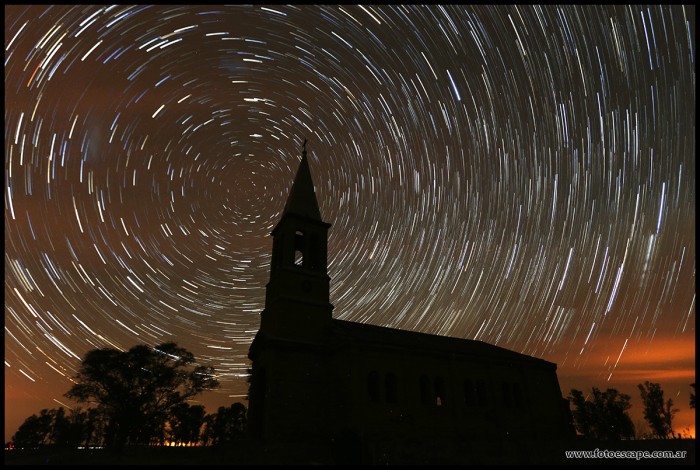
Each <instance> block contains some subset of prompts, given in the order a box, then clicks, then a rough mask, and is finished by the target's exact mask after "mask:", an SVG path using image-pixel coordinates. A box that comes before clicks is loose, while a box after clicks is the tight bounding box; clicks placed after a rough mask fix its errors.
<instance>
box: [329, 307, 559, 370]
mask: <svg viewBox="0 0 700 470" xmlns="http://www.w3.org/2000/svg"><path fill="white" fill-rule="evenodd" d="M331 331H332V336H333V338H334V340H336V341H337V342H338V343H340V344H342V343H348V344H353V343H354V344H359V343H361V344H366V345H373V346H375V347H376V348H378V347H383V348H396V347H398V348H402V349H404V348H405V349H410V350H412V351H416V352H418V351H420V352H421V353H425V352H432V353H443V354H455V355H459V356H477V357H482V358H486V357H488V358H491V359H494V360H499V361H504V362H510V363H514V364H515V363H521V364H522V363H523V362H525V363H529V364H538V365H539V366H545V367H547V366H548V367H554V368H556V364H554V363H552V362H549V361H545V360H544V359H539V358H536V357H532V356H528V355H526V354H521V353H518V352H515V351H511V350H509V349H505V348H501V347H499V346H494V345H492V344H489V343H485V342H483V341H477V340H470V339H463V338H455V337H450V336H440V335H433V334H428V333H420V332H416V331H408V330H399V329H396V328H387V327H382V326H377V325H370V324H367V323H356V322H350V321H345V320H338V319H333V327H332V330H331Z"/></svg>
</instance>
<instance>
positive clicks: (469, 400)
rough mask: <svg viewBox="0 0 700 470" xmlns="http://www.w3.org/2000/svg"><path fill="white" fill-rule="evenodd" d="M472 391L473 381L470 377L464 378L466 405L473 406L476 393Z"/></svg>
mask: <svg viewBox="0 0 700 470" xmlns="http://www.w3.org/2000/svg"><path fill="white" fill-rule="evenodd" d="M474 392H475V391H474V383H473V382H472V379H464V404H465V405H466V406H474V404H475V401H476V396H475V395H476V394H475V393H474Z"/></svg>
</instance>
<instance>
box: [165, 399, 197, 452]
mask: <svg viewBox="0 0 700 470" xmlns="http://www.w3.org/2000/svg"><path fill="white" fill-rule="evenodd" d="M204 415H205V410H204V407H203V406H201V405H193V406H190V405H189V404H187V403H181V404H179V405H177V406H176V407H174V408H173V410H172V413H171V416H170V419H169V421H170V433H171V440H172V441H173V442H175V443H177V444H190V443H195V442H197V441H199V433H200V432H201V429H202V426H203V425H204Z"/></svg>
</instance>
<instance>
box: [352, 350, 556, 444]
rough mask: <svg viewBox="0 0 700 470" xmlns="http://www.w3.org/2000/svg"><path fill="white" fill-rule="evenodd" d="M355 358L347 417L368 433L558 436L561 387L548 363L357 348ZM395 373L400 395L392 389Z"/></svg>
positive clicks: (475, 437)
mask: <svg viewBox="0 0 700 470" xmlns="http://www.w3.org/2000/svg"><path fill="white" fill-rule="evenodd" d="M352 361H353V367H352V370H353V377H354V381H353V382H352V383H350V384H349V388H350V389H352V390H353V397H354V401H355V403H356V405H355V406H356V408H355V409H356V410H357V412H356V414H355V416H354V417H353V418H351V420H350V421H351V422H353V426H354V427H356V428H357V429H361V430H363V431H362V432H363V434H365V435H367V436H376V437H377V438H387V437H388V436H396V437H397V438H398V437H399V436H400V435H402V434H406V435H414V434H426V435H431V436H435V437H437V438H439V437H440V436H445V437H448V436H459V438H460V439H465V440H480V439H494V438H496V439H525V438H527V439H531V438H536V437H537V436H545V435H549V436H551V435H553V434H552V432H554V429H555V428H556V426H557V425H558V424H559V423H560V414H559V412H560V410H559V403H560V402H561V393H560V392H558V382H557V380H556V375H555V370H554V368H551V369H550V368H549V367H546V365H545V367H535V366H533V365H531V364H529V363H521V364H508V363H503V362H500V361H498V360H495V359H493V358H488V357H469V356H459V355H447V354H437V353H430V352H425V351H415V350H408V349H400V348H398V349H397V348H378V349H362V348H359V347H358V348H356V349H355V350H354V351H353V353H352ZM390 375H393V376H394V377H395V378H396V396H395V397H392V396H388V395H387V394H388V393H389V391H388V390H387V388H388V386H387V380H390V379H387V378H388V377H389V376H390ZM553 385H554V386H553Z"/></svg>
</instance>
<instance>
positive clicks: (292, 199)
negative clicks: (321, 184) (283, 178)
mask: <svg viewBox="0 0 700 470" xmlns="http://www.w3.org/2000/svg"><path fill="white" fill-rule="evenodd" d="M284 214H295V215H300V216H302V217H308V218H311V219H314V220H321V211H320V210H319V209H318V201H317V200H316V192H315V191H314V183H313V180H312V179H311V171H310V170H309V162H308V160H307V158H306V150H304V153H302V155H301V163H300V164H299V169H298V170H297V175H296V177H295V178H294V184H292V189H290V190H289V197H288V198H287V204H286V205H285V206H284V212H283V215H284Z"/></svg>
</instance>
